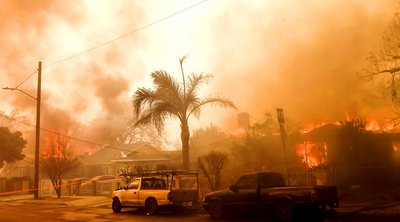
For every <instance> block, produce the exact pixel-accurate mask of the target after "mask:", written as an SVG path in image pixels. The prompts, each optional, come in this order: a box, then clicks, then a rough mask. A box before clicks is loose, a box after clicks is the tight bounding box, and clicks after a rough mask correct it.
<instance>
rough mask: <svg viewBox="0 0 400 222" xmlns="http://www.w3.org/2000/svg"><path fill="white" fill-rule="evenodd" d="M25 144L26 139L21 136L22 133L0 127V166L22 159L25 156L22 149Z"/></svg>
mask: <svg viewBox="0 0 400 222" xmlns="http://www.w3.org/2000/svg"><path fill="white" fill-rule="evenodd" d="M25 145H26V140H24V138H22V133H21V132H19V131H16V132H14V133H12V132H10V130H9V129H8V128H7V127H0V168H1V167H3V165H4V164H5V163H12V162H14V161H17V160H22V159H23V158H24V157H25V156H24V155H23V154H22V149H23V148H24V147H25Z"/></svg>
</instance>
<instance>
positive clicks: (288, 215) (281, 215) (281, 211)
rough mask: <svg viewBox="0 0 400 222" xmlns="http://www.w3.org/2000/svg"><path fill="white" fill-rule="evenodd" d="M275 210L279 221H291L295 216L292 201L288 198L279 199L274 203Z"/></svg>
mask: <svg viewBox="0 0 400 222" xmlns="http://www.w3.org/2000/svg"><path fill="white" fill-rule="evenodd" d="M274 212H275V216H276V219H278V221H290V220H292V219H293V216H294V207H293V203H292V201H290V200H288V199H281V200H278V201H277V202H276V203H275V205H274Z"/></svg>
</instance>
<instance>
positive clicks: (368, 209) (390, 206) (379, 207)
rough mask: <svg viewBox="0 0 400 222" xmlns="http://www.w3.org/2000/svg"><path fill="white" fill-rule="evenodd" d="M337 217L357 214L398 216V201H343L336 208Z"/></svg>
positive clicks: (379, 216) (375, 216) (388, 217)
mask: <svg viewBox="0 0 400 222" xmlns="http://www.w3.org/2000/svg"><path fill="white" fill-rule="evenodd" d="M336 212H337V215H338V217H339V218H343V217H350V216H353V215H358V216H361V217H367V218H386V219H390V218H393V219H399V218H400V201H396V200H379V201H373V202H343V203H340V205H339V208H337V209H336Z"/></svg>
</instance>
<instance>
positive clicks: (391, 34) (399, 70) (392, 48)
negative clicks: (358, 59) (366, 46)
mask: <svg viewBox="0 0 400 222" xmlns="http://www.w3.org/2000/svg"><path fill="white" fill-rule="evenodd" d="M399 45H400V11H397V12H396V13H395V15H394V18H393V20H392V23H391V24H390V25H389V27H388V28H387V29H386V31H385V32H384V33H383V36H382V46H381V48H380V49H378V50H377V51H375V52H371V53H370V55H369V56H368V61H369V65H368V66H367V67H366V68H365V69H364V75H365V77H367V79H368V80H373V79H375V78H378V77H382V78H383V79H384V80H385V84H386V86H387V88H388V89H389V91H390V96H391V99H392V102H393V104H394V107H395V109H396V112H397V113H398V114H400V92H399V89H400V47H399ZM399 119H400V117H398V118H397V120H399Z"/></svg>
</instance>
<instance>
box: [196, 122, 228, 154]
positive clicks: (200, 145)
mask: <svg viewBox="0 0 400 222" xmlns="http://www.w3.org/2000/svg"><path fill="white" fill-rule="evenodd" d="M226 137H227V135H226V134H225V133H224V132H223V131H222V130H221V129H220V128H218V127H217V126H215V125H212V124H211V125H210V126H209V127H206V128H200V129H197V130H195V131H194V132H193V135H192V136H191V137H190V149H191V150H193V151H196V153H197V154H198V155H200V154H204V153H207V152H208V151H209V150H211V149H213V147H212V146H211V144H212V143H214V142H216V141H218V140H222V139H224V138H226Z"/></svg>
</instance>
